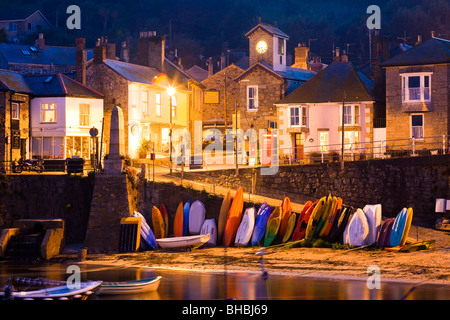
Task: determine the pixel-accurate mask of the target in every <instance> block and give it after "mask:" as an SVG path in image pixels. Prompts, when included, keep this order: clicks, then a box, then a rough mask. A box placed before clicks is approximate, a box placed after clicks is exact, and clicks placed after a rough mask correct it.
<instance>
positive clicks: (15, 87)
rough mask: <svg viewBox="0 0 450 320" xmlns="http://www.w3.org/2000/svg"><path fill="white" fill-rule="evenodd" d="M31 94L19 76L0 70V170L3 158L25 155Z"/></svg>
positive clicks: (15, 157)
mask: <svg viewBox="0 0 450 320" xmlns="http://www.w3.org/2000/svg"><path fill="white" fill-rule="evenodd" d="M31 94H32V92H31V89H30V88H29V86H28V84H27V83H26V82H25V79H24V78H23V76H22V75H20V74H18V73H16V72H11V71H6V70H0V172H4V171H5V169H6V166H7V165H8V164H9V163H8V162H5V161H11V160H19V159H20V158H22V157H23V158H27V157H28V150H29V143H30V139H29V137H30V96H31Z"/></svg>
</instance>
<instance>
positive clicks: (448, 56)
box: [382, 36, 450, 153]
mask: <svg viewBox="0 0 450 320" xmlns="http://www.w3.org/2000/svg"><path fill="white" fill-rule="evenodd" d="M382 66H383V67H384V68H385V70H386V139H387V140H388V141H389V140H391V141H390V144H391V145H392V147H391V148H392V149H403V150H407V152H412V151H413V150H412V148H413V146H412V143H411V142H407V141H408V140H411V139H412V138H414V149H415V150H414V151H418V150H419V151H423V150H425V152H428V151H429V152H433V153H434V152H442V150H443V149H445V143H446V142H447V143H448V136H449V134H450V41H449V40H445V39H440V38H436V37H433V36H432V37H431V38H430V39H428V40H426V41H424V42H423V43H420V44H418V45H417V46H415V47H413V48H411V49H409V50H408V51H406V52H404V53H402V54H400V55H398V56H395V57H393V58H391V59H389V60H387V61H386V62H384V63H383V64H382ZM446 137H447V138H446ZM397 139H401V140H399V141H394V140H397ZM446 140H447V141H446Z"/></svg>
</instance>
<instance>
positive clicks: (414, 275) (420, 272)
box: [59, 226, 450, 284]
mask: <svg viewBox="0 0 450 320" xmlns="http://www.w3.org/2000/svg"><path fill="white" fill-rule="evenodd" d="M431 239H432V240H435V241H436V242H435V244H433V245H432V246H431V247H430V248H429V249H428V250H423V251H416V252H410V253H401V252H388V251H386V250H384V249H382V248H376V247H368V248H351V249H348V248H346V249H333V248H314V247H294V248H286V247H283V246H281V247H280V246H278V247H276V246H274V247H272V248H271V247H268V248H265V250H266V255H265V256H264V266H265V269H266V271H268V273H269V274H285V275H294V276H309V277H332V278H351V279H367V277H368V273H367V269H368V267H370V266H377V267H379V269H380V272H381V274H380V275H381V279H382V281H389V280H391V281H410V282H415V283H440V284H450V233H449V232H444V231H438V230H434V229H430V228H422V227H416V226H412V227H411V230H410V234H409V237H408V240H407V242H411V243H412V242H416V241H423V240H431ZM260 250H261V248H259V247H245V248H242V247H227V248H225V247H223V246H217V247H210V248H207V247H203V248H198V249H194V250H193V251H192V252H184V251H167V250H161V249H159V250H156V251H141V252H133V253H120V254H117V253H116V254H90V253H89V250H88V254H87V259H86V260H85V261H84V262H82V263H98V264H110V265H115V266H117V265H123V266H145V267H152V268H169V269H177V270H189V271H196V272H225V271H226V272H261V264H260V257H259V256H257V255H256V253H257V252H258V251H260ZM59 258H62V259H66V260H71V259H73V258H74V256H73V254H72V255H71V254H67V253H66V254H62V255H60V256H59ZM75 258H76V255H75Z"/></svg>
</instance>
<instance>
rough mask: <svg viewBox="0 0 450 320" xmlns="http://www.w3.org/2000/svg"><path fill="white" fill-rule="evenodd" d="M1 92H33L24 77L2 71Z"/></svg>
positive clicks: (0, 75) (0, 79)
mask: <svg viewBox="0 0 450 320" xmlns="http://www.w3.org/2000/svg"><path fill="white" fill-rule="evenodd" d="M0 91H14V92H19V93H27V94H31V93H32V91H31V89H30V87H29V86H28V84H27V83H26V81H25V79H24V78H23V76H22V75H21V74H19V73H17V72H13V71H8V70H1V69H0Z"/></svg>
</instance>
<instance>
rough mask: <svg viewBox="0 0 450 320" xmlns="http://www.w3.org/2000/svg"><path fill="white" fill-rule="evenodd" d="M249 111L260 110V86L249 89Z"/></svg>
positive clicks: (249, 87)
mask: <svg viewBox="0 0 450 320" xmlns="http://www.w3.org/2000/svg"><path fill="white" fill-rule="evenodd" d="M247 110H258V86H248V87H247Z"/></svg>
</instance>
